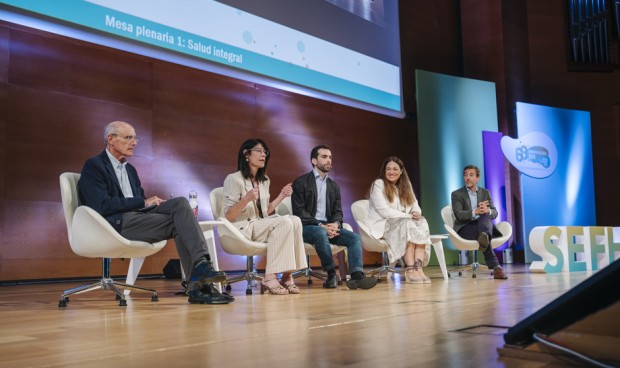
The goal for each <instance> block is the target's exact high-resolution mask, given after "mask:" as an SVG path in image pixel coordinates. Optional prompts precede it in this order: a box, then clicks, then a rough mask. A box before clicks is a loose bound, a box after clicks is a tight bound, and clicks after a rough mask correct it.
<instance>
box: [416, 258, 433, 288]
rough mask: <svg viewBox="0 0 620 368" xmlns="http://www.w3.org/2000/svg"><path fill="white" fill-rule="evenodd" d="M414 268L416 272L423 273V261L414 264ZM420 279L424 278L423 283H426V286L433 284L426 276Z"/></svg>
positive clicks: (419, 260)
mask: <svg viewBox="0 0 620 368" xmlns="http://www.w3.org/2000/svg"><path fill="white" fill-rule="evenodd" d="M413 268H414V269H415V270H416V271H421V270H422V260H421V259H417V260H416V261H415V262H414V263H413ZM420 278H422V283H424V284H430V283H431V278H430V277H428V276H426V275H421V276H420Z"/></svg>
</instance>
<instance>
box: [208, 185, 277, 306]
mask: <svg viewBox="0 0 620 368" xmlns="http://www.w3.org/2000/svg"><path fill="white" fill-rule="evenodd" d="M209 199H210V200H211V211H212V213H213V218H215V219H217V220H218V224H217V235H218V238H219V239H220V244H221V245H222V249H224V251H225V252H226V253H228V254H235V255H241V256H246V257H247V262H246V265H247V268H246V271H245V272H244V273H243V275H241V276H239V277H234V278H228V279H227V280H226V281H225V282H224V283H225V284H227V286H226V288H227V289H230V287H229V285H230V284H232V283H235V282H238V281H243V280H246V281H247V288H246V290H245V293H246V294H248V295H250V294H252V282H253V281H254V280H258V281H261V280H262V279H263V278H262V277H261V276H258V274H257V273H256V272H255V271H254V256H257V255H265V254H267V243H261V242H255V241H251V240H249V239H248V238H246V237H245V236H244V235H243V234H241V232H240V231H239V230H238V229H237V228H236V227H234V226H233V224H232V223H231V222H230V221H228V220H227V219H226V217H219V216H220V213H221V212H222V206H223V201H224V188H222V187H219V188H215V189H213V190H212V191H211V192H210V193H209Z"/></svg>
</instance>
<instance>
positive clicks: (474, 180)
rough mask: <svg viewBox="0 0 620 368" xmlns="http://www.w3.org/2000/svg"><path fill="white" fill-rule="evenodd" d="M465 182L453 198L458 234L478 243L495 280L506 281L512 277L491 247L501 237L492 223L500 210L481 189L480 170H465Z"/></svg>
mask: <svg viewBox="0 0 620 368" xmlns="http://www.w3.org/2000/svg"><path fill="white" fill-rule="evenodd" d="M463 179H464V181H465V186H464V187H462V188H460V189H457V190H455V191H454V192H452V196H451V199H452V210H453V211H454V216H455V217H456V220H455V221H454V230H455V231H456V232H457V233H458V234H459V235H460V236H461V237H462V238H463V239H467V240H477V241H478V243H479V244H480V251H481V252H482V253H483V254H484V260H485V262H486V264H487V266H488V267H489V269H492V270H493V277H494V278H496V279H500V280H505V279H507V278H508V277H507V276H506V274H505V273H504V270H502V268H501V267H500V266H499V262H498V260H497V256H496V255H495V253H494V252H493V248H492V247H490V246H489V244H490V242H491V239H492V238H493V237H494V236H495V237H498V236H501V233H499V231H498V230H497V229H496V228H495V225H493V221H492V220H493V219H494V218H496V217H497V209H496V208H495V206H493V201H492V199H491V193H489V191H488V190H486V189H484V188H481V187H479V186H478V181H479V180H480V169H479V168H478V167H476V166H474V165H468V166H466V167H465V168H464V169H463Z"/></svg>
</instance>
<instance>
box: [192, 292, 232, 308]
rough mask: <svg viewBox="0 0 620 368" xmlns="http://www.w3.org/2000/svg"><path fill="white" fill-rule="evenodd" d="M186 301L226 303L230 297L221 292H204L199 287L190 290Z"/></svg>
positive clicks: (193, 302) (194, 302)
mask: <svg viewBox="0 0 620 368" xmlns="http://www.w3.org/2000/svg"><path fill="white" fill-rule="evenodd" d="M187 301H188V302H189V303H190V304H228V303H230V302H231V300H230V299H228V298H226V297H225V296H223V295H222V294H217V295H215V294H205V293H203V292H202V291H201V289H198V290H192V291H190V292H189V299H188V300H187Z"/></svg>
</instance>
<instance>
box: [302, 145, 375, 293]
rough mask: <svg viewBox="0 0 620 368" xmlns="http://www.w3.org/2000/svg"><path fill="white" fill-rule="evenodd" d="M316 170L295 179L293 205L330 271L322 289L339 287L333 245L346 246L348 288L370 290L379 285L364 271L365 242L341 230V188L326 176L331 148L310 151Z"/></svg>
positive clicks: (307, 240) (308, 238)
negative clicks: (331, 244)
mask: <svg viewBox="0 0 620 368" xmlns="http://www.w3.org/2000/svg"><path fill="white" fill-rule="evenodd" d="M310 162H312V166H313V167H314V168H313V170H312V171H311V172H310V173H308V174H305V175H302V176H300V177H298V178H297V179H295V181H294V182H293V194H292V196H291V202H292V205H293V214H294V215H295V216H298V217H299V218H300V219H301V223H302V224H303V238H304V242H305V243H309V244H312V245H314V247H315V249H316V253H317V254H318V256H319V258H320V259H321V266H322V267H323V269H324V270H325V271H327V280H326V281H325V283H323V287H324V288H327V289H333V288H336V286H337V283H338V279H337V277H336V264H335V263H334V258H333V256H332V252H331V249H330V248H331V247H330V243H333V244H337V245H341V246H345V247H347V251H348V252H347V253H348V261H349V268H350V269H351V279H350V280H349V281H347V287H348V288H349V289H371V288H373V287H374V286H375V285H376V284H377V279H376V278H374V277H366V276H365V275H364V269H363V266H364V265H363V259H362V240H361V238H360V236H359V235H358V234H356V233H354V232H352V231H348V230H346V229H343V228H342V206H341V204H340V188H339V187H338V185H337V184H336V182H335V181H333V180H332V179H331V178H329V177H328V175H327V173H328V172H329V171H330V170H331V167H332V153H331V150H330V148H329V147H328V146H326V145H319V146H316V147H314V148H313V149H312V151H311V152H310Z"/></svg>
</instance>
